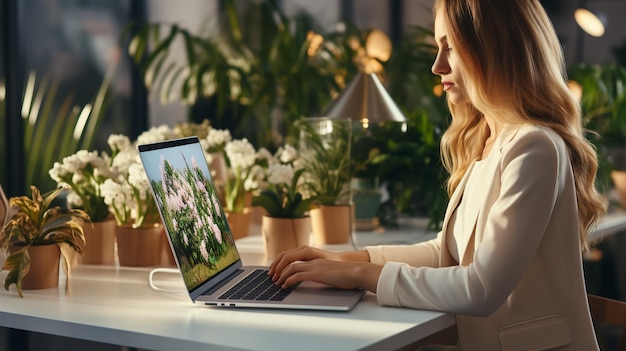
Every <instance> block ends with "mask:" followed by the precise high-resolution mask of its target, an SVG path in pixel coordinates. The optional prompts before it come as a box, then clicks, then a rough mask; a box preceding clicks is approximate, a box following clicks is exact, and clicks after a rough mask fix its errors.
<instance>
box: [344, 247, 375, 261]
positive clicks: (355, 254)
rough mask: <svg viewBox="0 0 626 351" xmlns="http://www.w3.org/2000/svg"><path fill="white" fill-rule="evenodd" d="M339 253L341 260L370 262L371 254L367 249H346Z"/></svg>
mask: <svg viewBox="0 0 626 351" xmlns="http://www.w3.org/2000/svg"><path fill="white" fill-rule="evenodd" d="M337 255H338V260H339V261H344V262H369V261H370V254H369V252H367V251H366V250H361V251H346V252H341V253H339V254H337Z"/></svg>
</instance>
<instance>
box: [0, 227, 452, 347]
mask: <svg viewBox="0 0 626 351" xmlns="http://www.w3.org/2000/svg"><path fill="white" fill-rule="evenodd" d="M395 233H396V234H394V231H391V232H387V233H374V232H370V233H357V234H356V237H357V243H359V245H361V242H362V241H363V242H364V241H367V244H374V243H376V242H377V243H381V242H387V241H389V242H394V241H398V240H402V237H404V238H405V239H404V240H406V236H403V235H402V233H400V231H395ZM385 239H389V240H385ZM422 240H423V238H422ZM238 246H239V247H240V251H241V254H242V259H243V261H244V263H246V264H259V263H263V262H265V257H264V254H263V247H262V241H261V237H260V236H258V235H253V236H250V237H247V238H244V239H241V240H239V241H238ZM336 248H337V249H342V248H346V249H349V248H350V245H346V246H341V245H338V246H336ZM149 271H150V269H149V268H119V267H115V266H87V265H79V266H76V267H75V268H74V269H73V271H72V276H71V279H70V286H71V289H70V292H69V293H68V294H67V295H65V294H64V287H63V286H60V287H59V288H58V289H45V290H28V291H24V298H22V299H21V298H19V297H18V296H17V293H16V292H15V287H14V286H12V287H11V289H10V291H8V292H7V291H4V290H2V291H0V310H1V311H0V327H9V328H15V329H22V330H28V331H34V332H40V333H46V334H53V335H58V336H64V337H70V338H77V339H85V340H91V341H96V342H102V343H110V344H117V345H124V346H130V347H137V348H145V349H150V350H181V351H182V350H244V349H245V350H294V349H297V350H393V349H397V348H399V347H402V346H404V345H408V344H410V343H412V342H414V341H416V340H419V339H421V338H423V337H426V336H428V335H431V334H433V333H435V332H437V331H439V330H442V329H445V328H446V327H448V326H451V325H453V324H454V316H452V315H449V314H445V313H439V312H430V311H419V310H410V309H402V308H392V307H381V306H379V305H378V304H377V303H376V297H375V296H374V295H372V294H368V295H366V296H365V298H364V300H363V301H361V303H359V304H358V305H357V307H355V309H354V310H352V311H350V312H317V311H285V310H282V311H279V310H274V311H268V310H254V309H237V310H231V309H219V308H212V307H205V306H202V305H195V304H193V303H192V302H191V300H190V299H189V297H188V296H187V295H186V294H180V295H175V294H169V293H163V292H158V291H155V290H153V289H151V288H150V287H149V285H148V273H149ZM6 273H7V272H2V273H0V281H2V282H4V278H5V277H6ZM157 280H158V282H159V286H161V287H164V288H167V289H169V290H175V291H179V292H181V293H183V292H184V287H183V282H182V279H181V278H180V276H179V275H177V274H159V275H157Z"/></svg>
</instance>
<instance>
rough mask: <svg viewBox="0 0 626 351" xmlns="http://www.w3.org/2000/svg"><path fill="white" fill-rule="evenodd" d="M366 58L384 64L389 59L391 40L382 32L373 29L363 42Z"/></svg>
mask: <svg viewBox="0 0 626 351" xmlns="http://www.w3.org/2000/svg"><path fill="white" fill-rule="evenodd" d="M365 51H366V52H367V56H369V57H373V58H375V59H378V60H379V61H381V62H386V61H387V60H389V57H391V40H390V39H389V37H388V36H387V34H385V33H384V32H383V31H380V30H378V29H374V30H373V31H371V32H370V34H369V35H368V36H367V39H366V40H365Z"/></svg>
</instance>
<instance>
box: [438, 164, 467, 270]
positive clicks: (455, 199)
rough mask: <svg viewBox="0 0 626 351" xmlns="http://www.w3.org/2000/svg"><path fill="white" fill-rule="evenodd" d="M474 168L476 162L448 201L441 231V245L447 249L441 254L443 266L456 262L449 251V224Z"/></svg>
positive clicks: (440, 262) (440, 263) (440, 259)
mask: <svg viewBox="0 0 626 351" xmlns="http://www.w3.org/2000/svg"><path fill="white" fill-rule="evenodd" d="M473 168H474V163H472V164H471V165H470V166H469V167H468V169H467V172H465V175H464V176H463V178H462V179H461V182H460V183H459V185H458V186H457V187H456V189H455V190H454V192H453V193H452V196H450V201H449V202H448V208H447V209H446V214H445V216H444V217H443V224H442V229H441V231H442V232H441V245H442V246H444V247H445V248H446V249H445V250H442V254H441V255H440V258H439V265H440V266H442V267H446V266H450V265H453V264H455V263H456V261H455V260H454V258H453V256H452V255H450V251H448V245H447V237H448V235H449V233H448V231H449V225H450V217H451V216H452V214H453V213H454V211H456V209H457V207H458V206H459V203H461V199H462V198H463V191H464V190H465V185H466V184H467V179H468V175H469V174H470V173H471V170H472V169H473ZM465 245H467V243H465V244H464V246H463V250H465ZM459 247H460V246H459ZM459 252H463V251H459ZM444 253H445V256H444ZM459 258H460V257H459Z"/></svg>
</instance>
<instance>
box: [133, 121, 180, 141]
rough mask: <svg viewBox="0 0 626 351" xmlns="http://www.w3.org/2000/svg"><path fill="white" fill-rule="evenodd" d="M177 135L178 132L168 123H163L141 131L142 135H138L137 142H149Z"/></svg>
mask: <svg viewBox="0 0 626 351" xmlns="http://www.w3.org/2000/svg"><path fill="white" fill-rule="evenodd" d="M175 137H176V134H175V133H174V131H173V130H172V129H171V128H170V127H169V126H168V125H166V124H162V125H160V126H158V127H152V128H150V129H148V130H147V131H145V132H143V133H141V135H139V137H137V144H149V143H154V142H157V141H163V140H169V139H173V138H175Z"/></svg>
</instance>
